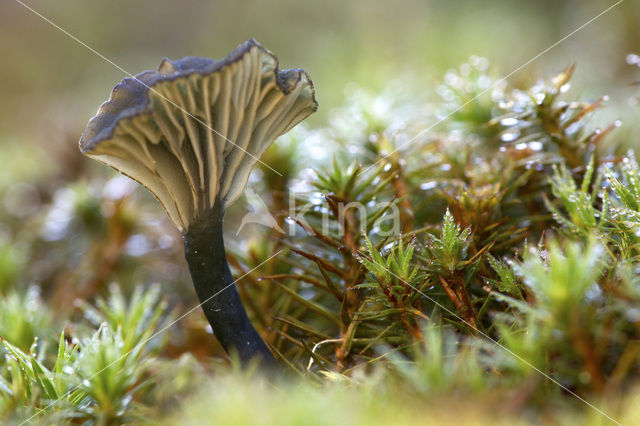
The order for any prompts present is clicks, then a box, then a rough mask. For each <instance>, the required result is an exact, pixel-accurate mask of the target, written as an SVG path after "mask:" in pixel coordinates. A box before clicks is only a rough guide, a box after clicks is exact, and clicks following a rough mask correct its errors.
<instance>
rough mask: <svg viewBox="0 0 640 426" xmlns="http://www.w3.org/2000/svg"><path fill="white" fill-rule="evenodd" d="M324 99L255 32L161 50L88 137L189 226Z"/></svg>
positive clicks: (92, 147)
mask: <svg viewBox="0 0 640 426" xmlns="http://www.w3.org/2000/svg"><path fill="white" fill-rule="evenodd" d="M316 109H317V103H316V101H315V98H314V91H313V85H312V83H311V80H310V79H309V76H308V75H307V74H306V73H305V72H304V71H303V70H299V69H292V70H285V71H281V70H279V69H278V60H277V58H276V56H275V55H273V54H272V53H271V52H269V51H268V50H266V49H265V48H264V47H262V46H261V45H260V44H259V43H258V42H256V41H255V40H253V39H251V40H249V41H247V42H245V43H243V44H242V45H240V46H238V47H237V48H236V49H235V50H233V51H232V52H231V53H230V54H229V55H228V56H226V57H225V58H223V59H221V60H217V61H216V60H213V59H209V58H200V57H186V58H183V59H180V60H176V61H171V60H168V59H163V60H162V62H161V63H160V66H159V67H158V69H157V71H145V72H142V73H140V74H138V75H136V76H135V77H134V78H125V79H124V80H123V81H122V82H121V83H120V84H118V85H117V86H116V87H115V88H114V89H113V91H112V93H111V97H110V99H109V100H108V101H107V102H105V103H104V104H102V105H101V106H100V108H99V110H98V112H97V114H96V116H95V117H93V118H92V119H91V120H90V121H89V124H88V125H87V128H86V130H85V131H84V133H83V134H82V137H81V138H80V149H81V150H82V152H83V153H84V154H86V155H88V156H89V157H92V158H94V159H96V160H99V161H101V162H103V163H106V164H107V165H109V166H111V167H113V168H114V169H116V170H118V171H119V172H121V173H123V174H125V175H127V176H129V177H131V178H132V179H134V180H136V181H138V182H139V183H141V184H142V185H144V186H145V187H147V188H148V189H149V190H150V191H151V192H152V193H153V194H154V195H155V197H156V198H157V199H158V200H159V201H160V203H162V205H163V206H164V208H165V210H166V211H167V213H168V215H169V217H170V218H171V220H172V221H173V223H174V224H175V225H176V227H177V228H178V229H179V230H180V231H181V232H183V233H184V232H185V231H186V230H187V229H188V228H189V226H190V225H191V224H192V223H193V222H194V221H195V220H196V219H197V218H198V217H199V216H200V215H202V214H203V213H204V212H205V211H206V210H207V209H209V208H211V207H213V204H214V203H215V202H216V201H217V200H221V201H224V204H225V206H228V205H229V204H230V203H232V202H233V201H235V200H236V199H237V198H238V197H239V196H240V195H241V194H242V191H243V190H244V187H245V184H246V182H247V179H248V178H249V174H250V173H251V169H252V168H253V166H254V165H255V163H256V162H257V161H259V157H260V156H261V155H262V153H263V152H264V151H265V150H266V149H267V148H268V147H269V145H271V143H273V141H274V140H275V139H276V138H277V137H278V136H280V135H282V134H283V133H285V132H287V131H288V130H289V129H291V128H292V127H294V126H295V125H296V124H298V123H299V122H300V121H302V120H303V119H305V118H306V117H307V116H308V115H310V114H311V113H313V112H314V111H315V110H316Z"/></svg>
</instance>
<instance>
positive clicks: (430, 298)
mask: <svg viewBox="0 0 640 426" xmlns="http://www.w3.org/2000/svg"><path fill="white" fill-rule="evenodd" d="M358 255H359V256H361V257H363V258H365V259H367V260H368V261H370V262H374V260H373V259H372V258H371V257H368V256H367V255H366V254H364V253H363V252H362V251H360V250H358ZM374 263H375V262H374ZM381 266H382V267H383V268H384V269H385V270H386V271H387V272H388V273H389V274H391V275H393V276H394V277H396V278H397V279H399V280H400V281H402V282H403V283H404V284H406V285H408V286H409V287H411V288H412V289H413V290H415V291H417V292H418V293H420V294H421V295H422V296H424V297H426V298H427V299H429V301H430V302H432V303H434V304H435V305H436V306H438V307H439V308H441V309H443V310H445V311H446V312H448V313H449V314H451V315H453V316H454V317H455V318H456V319H458V320H459V321H461V322H462V323H464V324H465V325H466V326H467V327H469V328H471V329H474V330H476V331H477V332H478V333H479V334H481V335H482V337H484V338H485V339H487V340H489V341H490V342H492V343H494V344H495V345H496V346H498V347H499V348H500V349H502V350H503V351H505V352H507V353H508V354H509V355H511V356H512V357H514V358H516V359H517V360H518V361H520V362H522V363H523V364H525V365H526V366H528V367H530V368H531V369H533V370H534V371H536V372H537V373H539V374H541V375H542V376H543V377H544V378H546V379H547V380H549V381H550V382H551V383H553V384H555V385H557V386H559V387H560V388H561V389H562V390H563V391H565V392H567V393H569V394H571V395H572V396H574V397H576V398H578V399H579V400H580V401H582V402H583V403H584V404H586V405H587V406H588V407H590V408H592V409H594V410H595V411H597V412H598V413H600V414H601V415H602V416H604V417H606V418H607V419H609V420H611V421H612V422H613V423H615V424H617V425H620V426H622V423H620V422H619V421H617V420H616V419H614V418H613V417H611V416H609V415H608V414H607V413H605V412H604V411H602V410H601V409H600V408H598V407H596V406H595V405H594V404H592V403H591V402H589V401H587V400H586V399H584V398H582V397H581V396H580V395H578V394H577V393H575V392H573V391H572V390H571V389H569V388H567V387H566V386H564V385H563V384H562V383H560V382H559V381H557V380H556V379H554V378H553V377H551V376H550V375H549V374H547V373H545V372H544V371H542V370H541V369H539V368H538V367H536V366H535V365H533V364H532V363H530V362H529V361H527V360H526V359H524V358H523V357H522V356H520V355H518V354H517V353H515V352H513V351H512V350H511V349H509V348H507V347H506V346H504V345H503V344H502V343H500V342H498V341H497V340H495V339H493V338H492V337H491V336H489V335H488V334H487V333H485V332H484V331H482V330H479V329H478V328H476V327H473V326H472V325H471V324H470V323H469V322H468V321H467V320H465V319H463V318H462V317H460V316H459V315H458V314H456V313H455V312H453V311H452V310H451V309H449V308H447V307H446V306H444V305H442V304H441V303H439V302H438V301H437V300H435V299H434V298H432V297H431V296H429V295H427V294H425V293H423V292H422V291H421V290H419V289H418V288H416V287H414V286H413V285H411V284H410V283H408V282H407V281H405V280H404V279H402V278H400V277H399V276H398V275H396V274H394V273H393V272H392V271H390V270H389V268H387V267H386V266H385V265H381Z"/></svg>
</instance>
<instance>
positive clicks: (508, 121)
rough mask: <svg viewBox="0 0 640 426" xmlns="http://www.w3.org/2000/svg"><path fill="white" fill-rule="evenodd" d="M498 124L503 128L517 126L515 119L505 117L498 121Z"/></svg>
mask: <svg viewBox="0 0 640 426" xmlns="http://www.w3.org/2000/svg"><path fill="white" fill-rule="evenodd" d="M500 124H502V125H503V126H515V125H516V124H518V119H517V118H515V117H507V118H503V119H502V120H500Z"/></svg>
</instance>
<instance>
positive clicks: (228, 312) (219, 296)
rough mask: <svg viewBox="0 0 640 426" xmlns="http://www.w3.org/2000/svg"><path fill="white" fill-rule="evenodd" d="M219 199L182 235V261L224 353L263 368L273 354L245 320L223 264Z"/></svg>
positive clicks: (228, 272) (271, 358)
mask: <svg viewBox="0 0 640 426" xmlns="http://www.w3.org/2000/svg"><path fill="white" fill-rule="evenodd" d="M223 217H224V202H220V201H219V200H217V201H216V203H215V204H214V205H213V207H212V208H210V209H209V210H208V211H207V212H205V213H204V214H203V215H201V216H200V217H199V219H198V220H197V221H196V222H195V223H193V224H192V225H191V226H190V227H189V229H188V230H187V232H186V233H185V234H184V251H185V258H186V260H187V263H188V264H189V271H190V272H191V278H192V280H193V285H194V287H195V289H196V293H197V295H198V298H199V299H200V303H201V306H202V310H203V311H204V313H205V316H206V317H207V320H208V321H209V324H211V328H212V329H213V332H214V334H215V335H216V337H217V338H218V341H220V344H222V347H223V348H224V349H225V350H226V351H227V352H230V351H231V352H233V351H236V352H237V354H238V356H239V358H240V361H241V362H242V363H243V364H247V363H248V362H249V361H251V360H252V359H256V358H257V359H258V360H259V362H260V364H261V365H263V366H273V365H275V364H276V362H275V359H274V358H273V355H272V354H271V352H270V351H269V349H268V348H267V345H265V343H264V342H263V341H262V339H261V338H260V336H259V335H258V333H257V332H256V330H255V328H253V325H252V324H251V322H250V321H249V318H248V317H247V313H246V311H245V310H244V306H243V305H242V301H241V300H240V296H239V295H238V291H237V290H236V287H235V285H234V281H233V277H232V276H231V271H230V269H229V264H228V263H227V256H226V253H225V247H224V239H223V235H222V221H223Z"/></svg>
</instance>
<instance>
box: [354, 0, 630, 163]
mask: <svg viewBox="0 0 640 426" xmlns="http://www.w3.org/2000/svg"><path fill="white" fill-rule="evenodd" d="M623 1H624V0H618V1H617V2H616V3H614V4H613V5H611V6H609V7H608V8H606V9H605V10H603V11H602V12H600V13H598V14H597V15H596V16H594V17H593V18H591V19H589V20H588V21H587V22H585V23H584V24H582V25H580V26H579V27H578V28H576V29H575V30H573V31H571V32H570V33H569V34H567V35H566V36H564V37H562V38H561V39H560V40H558V41H556V42H555V43H553V44H552V45H551V46H549V47H547V48H546V49H544V50H543V51H542V52H540V53H538V54H537V55H536V56H534V57H533V58H531V59H529V60H528V61H527V62H525V63H524V64H522V65H520V66H519V67H518V68H516V69H515V70H513V71H511V72H510V73H509V74H507V75H506V76H504V77H502V78H501V79H500V80H498V81H496V82H495V83H493V84H492V85H491V86H489V87H488V88H487V89H485V90H483V91H482V92H480V93H478V94H477V95H476V96H474V97H473V98H471V99H469V100H468V101H467V102H465V103H464V104H462V105H461V106H459V107H458V108H457V109H455V110H454V111H452V112H450V113H449V114H447V115H446V116H444V117H443V118H441V119H440V120H438V121H436V122H435V123H434V124H432V125H431V126H429V127H427V128H426V129H422V130H421V131H419V132H418V133H417V134H416V135H415V136H413V137H412V138H411V139H409V140H408V141H406V142H404V143H403V144H401V145H400V146H399V147H397V148H395V149H394V150H393V151H391V152H389V153H388V154H385V155H384V156H383V157H382V158H380V159H379V160H378V161H376V162H375V163H373V164H372V165H370V166H369V167H367V168H366V169H365V170H364V172H367V171H369V170H370V169H372V168H373V167H375V166H377V165H378V164H379V163H380V162H381V161H384V160H385V159H387V158H388V157H389V156H390V155H392V154H394V153H396V152H398V150H400V149H402V148H404V147H405V146H407V145H409V144H410V143H411V142H413V141H415V140H416V139H417V138H418V137H420V136H421V135H423V134H425V133H427V132H428V131H430V130H431V129H433V128H434V127H436V126H437V125H438V124H440V123H442V122H443V121H445V120H446V119H447V118H449V117H451V116H452V115H453V114H455V113H456V112H458V111H460V110H461V109H462V108H464V107H466V106H467V105H469V104H470V103H471V102H473V101H475V100H476V99H478V98H479V97H480V96H482V95H484V94H485V93H487V92H488V91H490V90H491V89H493V88H494V87H496V86H497V85H499V84H501V83H502V82H504V81H505V80H506V79H508V78H509V77H511V76H512V75H513V74H515V73H517V72H518V71H520V70H521V69H523V68H524V67H526V66H527V65H529V64H530V63H531V62H533V61H535V60H536V59H538V58H539V57H541V56H542V55H544V54H545V53H547V52H548V51H550V50H551V49H553V48H554V47H556V46H557V45H559V44H560V43H562V42H563V41H565V40H566V39H568V38H569V37H571V36H573V35H574V34H575V33H577V32H578V31H580V30H582V29H583V28H585V27H586V26H588V25H589V24H591V23H592V22H593V21H595V20H596V19H598V18H600V17H601V16H602V15H605V14H606V13H608V12H609V11H611V10H612V9H613V8H615V7H616V6H618V5H619V4H620V3H622V2H623Z"/></svg>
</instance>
